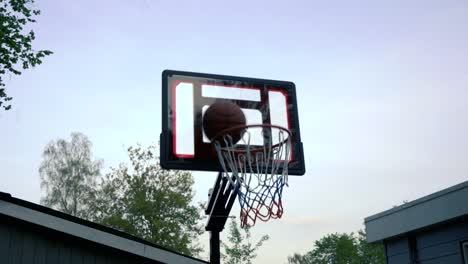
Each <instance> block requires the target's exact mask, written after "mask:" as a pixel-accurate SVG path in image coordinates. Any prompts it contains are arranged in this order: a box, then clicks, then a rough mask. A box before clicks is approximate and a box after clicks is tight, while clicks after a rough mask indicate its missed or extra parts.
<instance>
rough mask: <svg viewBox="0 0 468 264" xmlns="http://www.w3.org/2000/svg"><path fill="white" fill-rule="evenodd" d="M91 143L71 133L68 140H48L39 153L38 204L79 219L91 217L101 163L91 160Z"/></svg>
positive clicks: (83, 137) (84, 137)
mask: <svg viewBox="0 0 468 264" xmlns="http://www.w3.org/2000/svg"><path fill="white" fill-rule="evenodd" d="M91 147H92V144H91V141H90V140H89V139H88V138H87V137H86V136H85V135H83V134H81V133H72V134H71V140H70V141H66V140H64V139H58V140H55V141H51V142H50V143H49V144H47V146H46V147H45V149H44V152H43V153H42V156H43V161H42V163H41V165H40V168H39V174H40V177H41V188H42V189H45V196H44V197H43V198H42V199H41V204H43V205H45V206H48V207H52V208H55V209H57V210H59V211H62V212H65V213H68V214H71V215H74V216H78V217H82V218H89V217H91V215H90V214H91V213H92V212H91V211H90V206H89V204H90V202H91V201H92V200H93V199H94V194H95V188H96V187H97V179H98V177H99V176H100V169H101V166H102V162H101V161H100V160H93V158H92V154H91Z"/></svg>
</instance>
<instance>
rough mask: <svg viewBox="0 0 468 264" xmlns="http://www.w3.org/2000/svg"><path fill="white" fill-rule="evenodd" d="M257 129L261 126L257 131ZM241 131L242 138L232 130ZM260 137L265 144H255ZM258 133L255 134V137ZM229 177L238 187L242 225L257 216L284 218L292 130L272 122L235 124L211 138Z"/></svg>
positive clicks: (258, 217) (250, 222)
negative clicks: (234, 138)
mask: <svg viewBox="0 0 468 264" xmlns="http://www.w3.org/2000/svg"><path fill="white" fill-rule="evenodd" d="M255 130H260V131H256V132H257V133H255ZM239 131H241V132H240V133H241V135H240V138H241V139H240V140H239V141H238V142H234V141H233V137H237V135H231V134H232V133H239ZM259 135H260V139H261V140H263V144H261V145H256V142H254V141H258V140H259ZM254 137H256V138H254ZM212 143H213V145H214V147H215V149H216V152H217V154H218V159H219V162H220V164H221V167H222V168H223V170H224V173H225V174H226V176H227V179H228V180H229V181H230V182H231V184H232V185H233V186H235V187H238V190H239V191H238V193H237V197H238V200H239V204H240V206H241V212H240V220H241V227H248V226H253V225H255V222H256V220H257V219H260V220H262V221H268V220H269V219H271V218H273V219H277V218H281V216H282V215H283V205H282V201H281V197H282V194H283V187H284V186H285V185H287V184H288V164H289V161H290V155H291V153H290V149H291V132H290V131H289V130H288V129H286V128H284V127H281V126H276V125H271V124H260V125H241V126H233V127H231V128H228V129H225V130H223V131H221V132H219V133H218V134H217V135H216V136H215V137H214V138H213V140H212Z"/></svg>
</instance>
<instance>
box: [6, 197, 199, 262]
mask: <svg viewBox="0 0 468 264" xmlns="http://www.w3.org/2000/svg"><path fill="white" fill-rule="evenodd" d="M0 263H5V264H7V263H8V264H9V263H32V264H36V263H37V264H39V263H60V264H68V263H77V264H88V263H90V264H91V263H92V264H101V263H109V264H110V263H141V264H153V263H184V264H185V263H186V264H201V263H208V262H205V261H203V260H199V259H195V258H192V257H189V256H184V255H181V254H179V253H176V252H173V251H170V250H167V249H164V248H162V247H159V246H157V245H154V244H152V243H149V242H147V241H145V240H142V239H139V238H136V237H133V236H131V235H129V234H126V233H123V232H120V231H117V230H115V229H111V228H107V227H105V226H102V225H98V224H95V223H92V222H89V221H85V220H83V219H80V218H77V217H73V216H71V215H68V214H64V213H61V212H58V211H55V210H52V209H50V208H46V207H43V206H40V205H37V204H34V203H30V202H27V201H24V200H20V199H17V198H14V197H11V195H10V194H7V193H2V192H0Z"/></svg>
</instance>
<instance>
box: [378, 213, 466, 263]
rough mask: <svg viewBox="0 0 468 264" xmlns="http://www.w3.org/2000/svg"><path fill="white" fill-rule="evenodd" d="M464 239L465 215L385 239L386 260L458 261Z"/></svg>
mask: <svg viewBox="0 0 468 264" xmlns="http://www.w3.org/2000/svg"><path fill="white" fill-rule="evenodd" d="M464 241H468V219H467V218H464V219H459V220H457V221H453V222H451V223H447V224H444V225H439V226H437V227H432V228H427V229H425V230H423V231H419V232H414V233H411V234H407V235H404V236H401V237H399V238H394V239H390V240H385V241H384V243H385V250H386V255H387V263H388V264H402V263H405V264H406V263H409V264H412V263H418V264H462V263H464V262H463V252H462V243H463V242H464ZM465 264H468V263H465Z"/></svg>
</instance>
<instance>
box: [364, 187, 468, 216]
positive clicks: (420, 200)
mask: <svg viewBox="0 0 468 264" xmlns="http://www.w3.org/2000/svg"><path fill="white" fill-rule="evenodd" d="M465 188H468V181H465V182H462V183H459V184H456V185H454V186H451V187H449V188H446V189H442V190H440V191H437V192H435V193H432V194H429V195H426V196H423V197H421V198H418V199H416V200H413V201H411V202H408V203H404V204H402V205H399V206H397V207H394V208H391V209H388V210H385V211H383V212H380V213H377V214H374V215H371V216H368V217H366V218H364V223H367V222H370V221H373V220H376V219H379V218H382V217H385V216H388V215H391V214H394V213H397V212H399V211H403V210H406V209H408V208H411V207H413V206H416V205H419V204H422V203H425V202H428V201H430V200H434V199H437V198H439V197H441V196H444V195H447V194H449V193H452V192H456V191H458V190H461V189H465Z"/></svg>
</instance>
